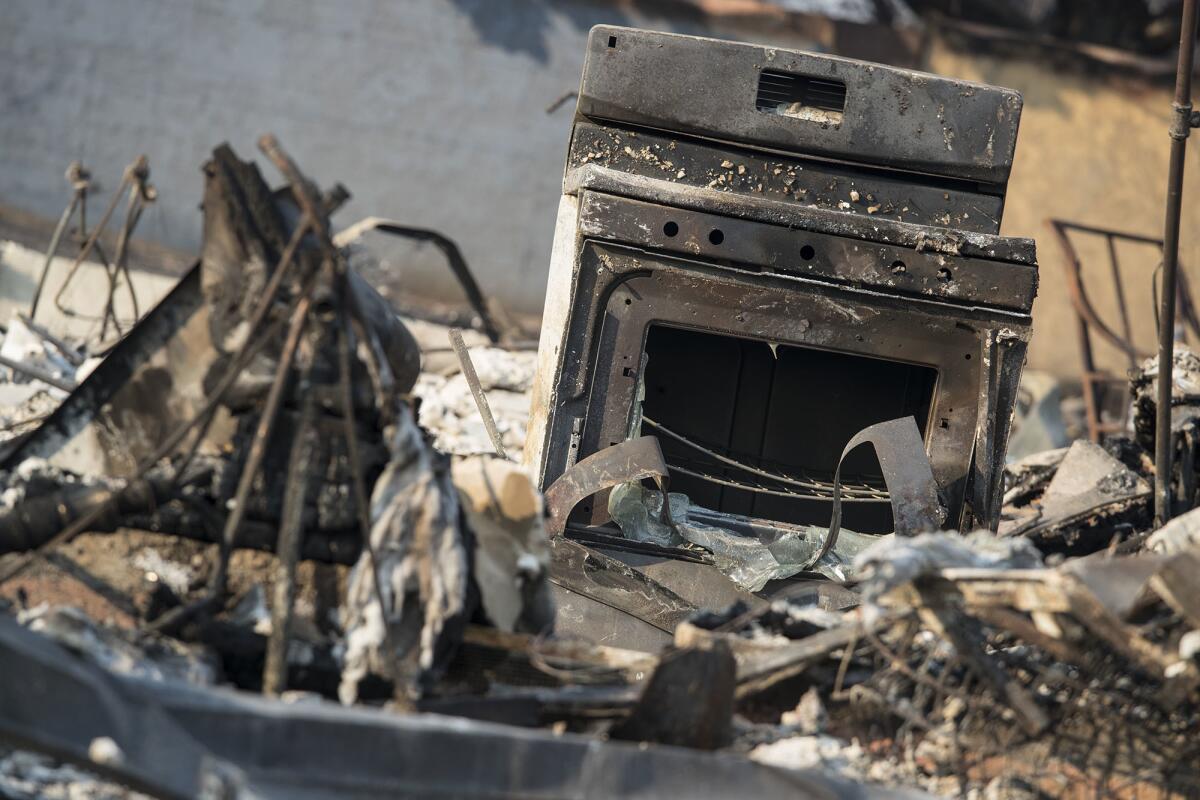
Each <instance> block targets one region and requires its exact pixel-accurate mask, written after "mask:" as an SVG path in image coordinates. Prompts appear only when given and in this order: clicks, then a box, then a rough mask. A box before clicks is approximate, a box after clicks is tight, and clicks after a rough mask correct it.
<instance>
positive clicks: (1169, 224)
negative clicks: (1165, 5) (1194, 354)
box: [1154, 0, 1197, 525]
mask: <svg viewBox="0 0 1200 800" xmlns="http://www.w3.org/2000/svg"><path fill="white" fill-rule="evenodd" d="M1196 3H1197V0H1184V4H1183V23H1182V25H1181V26H1180V29H1179V64H1178V69H1177V71H1176V73H1175V102H1174V104H1173V111H1174V115H1175V116H1174V119H1173V120H1172V121H1171V130H1170V135H1171V161H1170V166H1169V168H1168V170H1167V212H1166V221H1165V223H1164V227H1163V291H1162V310H1161V312H1160V314H1159V326H1158V407H1157V412H1158V416H1157V419H1156V420H1155V434H1154V439H1155V441H1154V518H1155V521H1156V522H1157V523H1158V524H1159V525H1162V524H1163V523H1165V522H1166V521H1167V520H1169V519H1170V518H1171V457H1172V452H1171V450H1172V447H1173V442H1172V440H1171V389H1172V386H1173V383H1174V381H1173V378H1174V375H1173V372H1174V369H1173V367H1174V359H1175V296H1176V283H1177V281H1178V277H1177V275H1178V272H1179V217H1180V213H1181V211H1182V208H1183V168H1184V163H1185V162H1184V158H1185V156H1186V155H1187V140H1188V136H1189V135H1190V134H1191V131H1192V127H1193V119H1192V61H1193V57H1194V55H1195V52H1196Z"/></svg>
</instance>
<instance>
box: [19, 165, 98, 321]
mask: <svg viewBox="0 0 1200 800" xmlns="http://www.w3.org/2000/svg"><path fill="white" fill-rule="evenodd" d="M90 178H91V175H90V174H89V173H88V171H87V170H86V169H84V168H83V164H80V163H79V162H78V161H72V162H71V166H69V167H67V181H68V182H69V183H70V184H71V188H72V189H73V190H74V194H73V195H72V196H71V202H70V203H69V204H68V205H67V207H66V208H65V209H63V213H62V216H61V217H60V218H59V220H58V225H57V227H55V229H54V235H53V236H51V237H50V246H49V247H47V248H46V263H45V264H43V265H42V274H41V275H40V276H39V277H38V284H37V289H35V290H34V292H33V300H32V301H31V302H30V304H29V318H30V319H33V318H34V317H35V316H36V315H37V307H38V301H39V300H41V298H42V290H43V289H45V288H46V278H48V277H49V276H50V265H51V264H53V263H54V255H55V253H57V252H58V243H59V241H61V240H62V235H63V233H65V232H66V230H67V223H69V222H70V221H71V217H73V216H75V209H77V208H79V206H80V205H81V204H82V203H86V202H87V191H88V181H89V180H90Z"/></svg>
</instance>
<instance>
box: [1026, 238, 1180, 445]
mask: <svg viewBox="0 0 1200 800" xmlns="http://www.w3.org/2000/svg"><path fill="white" fill-rule="evenodd" d="M1046 224H1047V225H1049V226H1050V229H1051V230H1052V231H1054V234H1055V237H1056V238H1057V239H1058V243H1059V245H1060V246H1061V247H1062V251H1063V262H1062V263H1063V268H1064V269H1065V270H1066V272H1067V290H1068V291H1069V292H1070V295H1071V305H1072V306H1073V307H1074V309H1075V316H1076V318H1077V329H1078V334H1079V357H1080V362H1081V367H1082V371H1081V373H1080V378H1081V383H1082V384H1083V400H1084V407H1085V410H1086V413H1087V425H1088V438H1089V439H1091V440H1092V441H1093V442H1099V441H1100V438H1101V437H1102V436H1103V435H1104V434H1106V433H1115V432H1119V431H1123V430H1125V425H1126V421H1127V419H1126V416H1122V418H1121V419H1120V420H1118V421H1116V422H1104V420H1103V419H1102V418H1101V408H1102V406H1103V400H1102V398H1101V397H1100V393H1099V390H1100V387H1102V386H1106V385H1108V386H1113V385H1115V386H1119V387H1120V388H1121V390H1122V391H1125V392H1128V389H1129V378H1128V376H1126V375H1114V374H1111V373H1108V372H1104V371H1101V370H1097V369H1096V360H1095V356H1094V354H1093V351H1092V333H1093V332H1095V333H1097V334H1099V335H1100V337H1101V338H1103V339H1104V340H1105V341H1107V342H1108V343H1109V344H1111V345H1112V346H1113V347H1115V348H1117V349H1118V350H1120V351H1121V352H1122V353H1124V354H1125V356H1126V358H1127V360H1128V363H1129V368H1130V369H1134V368H1136V367H1137V366H1138V364H1139V363H1140V362H1141V361H1144V360H1145V359H1147V358H1149V357H1150V355H1151V354H1150V353H1149V352H1145V351H1142V350H1138V349H1137V348H1136V347H1135V346H1134V343H1133V326H1132V323H1131V320H1130V316H1129V308H1128V305H1127V304H1126V301H1125V289H1124V285H1123V284H1122V282H1121V259H1120V257H1119V256H1118V254H1117V244H1118V243H1119V242H1131V243H1134V244H1140V245H1147V246H1150V247H1155V248H1157V249H1158V251H1159V253H1160V254H1161V253H1162V249H1163V240H1162V239H1161V238H1155V237H1153V236H1143V235H1141V234H1136V233H1123V232H1121V231H1115V230H1110V229H1108V228H1098V227H1094V226H1091V225H1081V224H1079V223H1075V222H1068V221H1066V220H1061V219H1047V220H1046ZM1071 234H1077V235H1079V234H1082V235H1084V236H1098V237H1102V238H1103V239H1104V243H1105V246H1106V248H1107V252H1108V269H1109V275H1110V276H1111V280H1112V285H1113V290H1114V292H1115V294H1116V300H1117V313H1118V315H1119V316H1120V321H1121V330H1120V332H1119V333H1118V332H1117V331H1115V330H1113V328H1112V327H1111V326H1110V325H1108V323H1106V322H1105V321H1104V320H1103V318H1101V316H1100V314H1099V312H1097V311H1096V308H1095V306H1093V305H1092V301H1091V298H1090V297H1089V296H1088V293H1087V286H1086V282H1085V280H1084V277H1083V263H1082V261H1081V260H1080V257H1079V251H1078V250H1077V249H1076V248H1075V244H1074V242H1073V241H1072V239H1071ZM1156 305H1157V304H1156ZM1176 308H1177V311H1178V313H1179V316H1180V319H1181V320H1182V321H1183V323H1184V324H1185V325H1186V326H1187V329H1188V330H1190V331H1191V333H1192V336H1194V337H1196V338H1198V339H1200V320H1198V319H1197V317H1196V308H1195V306H1194V304H1193V303H1192V296H1191V292H1190V291H1189V290H1188V286H1187V281H1186V280H1185V278H1184V275H1183V273H1182V272H1180V273H1179V296H1178V298H1177V299H1176ZM1155 313H1157V309H1155ZM1122 410H1123V414H1127V413H1128V403H1124V404H1123V405H1122Z"/></svg>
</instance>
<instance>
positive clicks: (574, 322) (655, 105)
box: [525, 26, 1037, 527]
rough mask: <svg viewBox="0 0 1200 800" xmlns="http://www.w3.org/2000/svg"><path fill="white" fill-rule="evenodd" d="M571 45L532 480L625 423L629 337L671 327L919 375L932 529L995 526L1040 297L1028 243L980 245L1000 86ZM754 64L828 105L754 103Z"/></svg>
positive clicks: (998, 206) (592, 43)
mask: <svg viewBox="0 0 1200 800" xmlns="http://www.w3.org/2000/svg"><path fill="white" fill-rule="evenodd" d="M588 48H589V49H588V57H587V62H586V64H585V67H584V75H583V81H582V84H581V88H580V93H579V103H578V107H577V111H576V118H575V125H574V129H573V132H572V137H571V145H570V149H569V152H568V156H567V166H566V173H565V179H564V196H563V198H562V201H561V204H560V207H559V217H558V228H557V232H556V238H555V244H554V254H553V257H552V265H551V275H550V281H549V285H548V287H547V298H546V308H545V313H544V318H543V333H542V340H541V343H540V347H539V364H538V375H537V378H536V380H535V386H534V399H533V409H532V419H531V425H530V433H529V439H528V440H527V445H526V453H525V455H526V461H527V462H528V463H529V464H531V465H532V466H533V468H534V469H535V473H536V476H537V478H538V480H539V481H540V484H541V485H542V486H543V487H546V486H549V485H550V484H551V483H553V482H554V480H555V479H556V478H557V477H558V476H559V475H561V474H562V473H563V472H564V471H565V470H566V469H568V468H569V467H571V466H572V465H573V464H574V463H575V462H576V461H578V460H579V459H582V458H584V457H586V456H588V455H590V454H592V453H595V452H597V451H599V450H602V449H604V448H606V447H609V446H611V445H613V444H615V443H617V442H621V441H624V440H625V439H627V438H628V437H629V436H630V435H631V433H632V435H636V431H632V432H631V426H633V424H634V416H633V415H634V414H635V405H636V400H637V391H638V383H639V380H640V379H641V378H640V376H641V373H642V369H643V362H644V358H643V352H644V347H645V337H646V333H647V330H648V328H649V326H650V325H651V324H656V325H671V326H678V327H684V328H689V329H692V330H698V331H705V332H710V333H717V334H721V335H726V336H731V337H739V338H750V339H757V340H761V341H767V342H771V343H774V344H785V345H795V346H799V347H807V348H816V349H821V350H827V351H835V352H839V353H845V354H850V355H858V356H867V357H870V358H875V359H885V360H888V361H894V362H904V363H910V364H919V365H923V366H928V367H932V368H933V369H935V370H937V373H938V378H937V382H936V388H935V390H934V397H933V401H932V405H931V409H930V415H929V419H928V420H927V421H926V420H921V421H920V422H927V424H926V425H925V447H926V450H927V452H928V455H929V458H930V461H931V463H932V467H933V472H934V476H935V478H936V480H937V483H938V486H939V490H940V492H941V493H942V495H943V497H942V499H943V501H944V502H945V503H946V505H947V507H948V509H949V518H948V519H947V524H948V525H951V526H963V527H966V526H974V525H983V526H991V527H994V526H995V524H996V522H997V521H998V514H999V510H1000V504H1001V491H1000V482H1001V479H1002V476H1001V466H1002V464H1003V458H1004V449H1005V444H1006V441H1007V436H1008V431H1009V425H1010V421H1011V415H1012V409H1013V403H1014V399H1015V395H1016V390H1017V384H1018V381H1019V378H1020V371H1021V366H1022V362H1023V360H1024V353H1025V349H1026V344H1027V342H1028V337H1029V333H1030V325H1031V319H1030V311H1031V308H1032V303H1033V298H1034V295H1035V293H1036V287H1037V265H1036V259H1035V253H1034V247H1033V243H1032V241H1030V240H1026V239H1012V238H1002V237H1000V236H998V235H997V234H998V231H999V223H1000V216H1001V213H1002V210H1003V201H1004V190H1005V185H1006V183H1007V178H1008V173H1009V169H1010V167H1011V163H1012V155H1013V149H1014V146H1015V141H1016V133H1017V124H1018V121H1019V117H1020V110H1021V101H1020V97H1019V95H1017V94H1016V93H1014V92H1011V91H1008V90H1004V89H997V88H994V87H987V86H981V85H976V84H967V83H963V82H960V81H952V80H947V79H942V78H937V77H933V76H929V75H922V74H919V73H914V72H911V71H908V70H902V69H893V68H890V67H883V66H879V65H873V64H866V63H863V62H857V61H851V60H848V59H842V58H835V57H830V56H823V55H822V56H818V55H813V54H807V53H799V52H790V51H783V50H777V49H772V48H762V47H756V46H751V45H744V44H734V43H728V42H718V41H713V40H706V39H698V38H693V37H686V36H676V35H669V34H658V33H651V32H645V31H636V30H631V29H625V28H615V27H606V26H600V27H597V28H595V29H593V31H592V34H591V37H590V40H589V45H588ZM768 67H769V69H770V72H771V74H772V75H776V74H779V73H782V74H785V75H794V76H797V78H798V79H806V78H807V77H808V76H819V77H820V79H821V80H822V81H824V82H826V83H829V82H832V83H834V84H837V83H840V84H842V85H844V87H845V97H844V100H843V101H842V102H844V108H843V110H842V111H841V112H839V113H840V117H838V118H837V121H836V122H830V121H829V119H832V118H828V119H826V121H823V122H814V121H812V120H811V119H808V118H799V119H798V118H795V117H794V116H790V115H788V114H785V113H782V112H777V113H771V112H770V111H764V110H762V108H763V101H762V99H761V97H760V96H759V92H760V87H759V80H760V74H761V73H762V72H763V70H764V69H767V68H768ZM835 101H836V98H835ZM813 388H814V391H820V387H813ZM829 413H831V414H834V413H837V409H833V408H831V409H830V412H829ZM648 432H652V431H648Z"/></svg>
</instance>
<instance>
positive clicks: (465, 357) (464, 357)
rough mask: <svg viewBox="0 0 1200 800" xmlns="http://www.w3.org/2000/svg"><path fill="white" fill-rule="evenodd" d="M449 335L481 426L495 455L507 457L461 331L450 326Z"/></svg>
mask: <svg viewBox="0 0 1200 800" xmlns="http://www.w3.org/2000/svg"><path fill="white" fill-rule="evenodd" d="M449 335H450V346H451V347H453V348H454V354H455V355H456V356H458V365H459V366H460V367H462V373H463V377H464V378H466V379H467V386H468V387H470V389H471V396H472V397H474V398H475V407H476V408H477V409H479V416H480V417H481V418H482V419H483V427H484V430H486V431H487V435H488V438H489V439H491V440H492V447H493V448H494V449H495V450H496V455H498V456H500V457H501V458H508V453H506V452H504V440H503V438H501V436H500V429H499V428H497V427H496V418H495V417H493V416H492V407H491V406H489V405H488V401H487V395H486V394H484V393H483V386H482V384H480V383H479V375H478V374H476V372H475V364H474V363H473V362H472V361H471V354H470V353H469V352H467V345H466V343H464V342H463V338H462V331H460V330H459V329H458V328H451V329H450V331H449Z"/></svg>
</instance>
